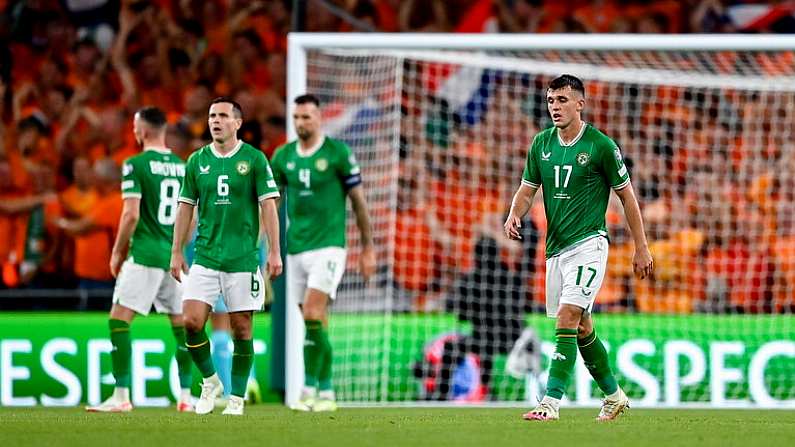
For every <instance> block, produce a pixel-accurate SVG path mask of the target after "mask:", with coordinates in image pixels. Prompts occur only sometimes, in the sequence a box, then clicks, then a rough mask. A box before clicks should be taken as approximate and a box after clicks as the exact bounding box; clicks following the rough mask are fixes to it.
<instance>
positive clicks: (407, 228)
mask: <svg viewBox="0 0 795 447" xmlns="http://www.w3.org/2000/svg"><path fill="white" fill-rule="evenodd" d="M409 172H410V170H403V174H401V175H400V177H399V178H398V208H397V215H396V222H395V254H394V256H395V258H394V275H395V282H396V283H397V284H398V286H400V287H401V288H403V289H406V290H409V291H413V292H419V293H422V292H426V291H428V290H429V289H430V288H431V285H432V283H433V281H434V279H435V278H436V277H437V276H438V273H439V271H438V270H439V265H438V260H439V255H440V254H441V253H440V250H439V245H438V244H437V243H436V242H435V241H434V238H433V235H432V234H431V228H430V226H429V225H428V214H429V213H430V212H431V211H430V210H429V209H428V207H427V205H426V204H425V201H424V199H423V198H422V194H423V189H422V185H421V184H420V183H419V181H418V179H417V176H416V175H415V174H413V173H409Z"/></svg>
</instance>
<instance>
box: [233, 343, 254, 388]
mask: <svg viewBox="0 0 795 447" xmlns="http://www.w3.org/2000/svg"><path fill="white" fill-rule="evenodd" d="M234 343H235V351H234V352H233V353H232V392H231V394H232V395H233V396H238V397H245V396H246V384H247V383H248V376H249V372H250V371H251V365H252V364H253V363H254V342H253V340H251V339H249V340H242V339H235V341H234Z"/></svg>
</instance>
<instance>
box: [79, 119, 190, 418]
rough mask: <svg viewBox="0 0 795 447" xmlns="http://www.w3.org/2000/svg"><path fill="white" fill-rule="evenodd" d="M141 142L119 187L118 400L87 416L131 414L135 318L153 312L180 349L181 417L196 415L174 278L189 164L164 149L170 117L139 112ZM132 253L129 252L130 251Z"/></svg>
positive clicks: (114, 261) (114, 260) (114, 321)
mask: <svg viewBox="0 0 795 447" xmlns="http://www.w3.org/2000/svg"><path fill="white" fill-rule="evenodd" d="M133 132H134V133H135V140H136V141H137V142H138V144H140V145H141V146H142V147H143V152H141V153H140V154H138V155H135V156H133V157H130V158H128V159H127V160H125V162H124V165H123V166H122V175H123V180H122V184H121V191H122V193H121V194H122V198H123V199H124V207H123V208H122V215H121V218H120V222H119V231H118V234H117V235H116V242H115V243H114V244H113V252H112V254H111V259H110V271H111V273H112V274H113V276H114V277H116V287H115V289H114V290H113V306H112V307H111V309H110V320H109V322H108V326H109V327H110V340H111V343H112V344H113V351H111V359H112V364H113V376H114V377H115V378H116V388H115V391H114V392H113V395H112V396H111V397H110V398H108V399H107V400H106V401H105V402H103V403H101V404H100V405H97V406H93V407H87V408H86V409H87V410H88V411H92V412H94V411H96V412H126V411H130V410H132V404H131V403H130V391H129V390H130V352H131V345H130V322H132V320H133V318H134V317H135V314H136V313H138V314H141V315H147V314H148V313H149V311H150V310H151V308H152V305H153V304H154V306H155V310H157V312H160V313H166V314H168V316H169V319H170V320H171V327H172V330H173V332H174V338H175V339H176V341H177V353H176V357H177V366H178V368H179V383H180V387H181V388H182V394H181V396H180V398H179V401H178V403H177V410H178V411H192V410H193V406H192V405H191V403H190V400H191V395H190V385H191V372H190V369H191V361H190V354H188V352H187V349H186V348H185V328H184V324H183V319H182V290H181V287H180V285H179V284H178V283H177V282H176V281H175V280H174V278H172V277H171V275H169V274H168V270H169V253H170V248H171V239H172V233H173V230H174V219H175V218H176V215H177V196H178V195H179V190H180V186H181V184H182V178H183V177H184V176H185V164H184V163H183V162H182V160H180V159H179V157H177V156H176V155H174V154H172V153H171V151H170V150H169V149H168V148H167V147H166V142H165V141H166V115H165V114H164V113H163V112H162V111H161V110H160V109H158V108H156V107H145V108H143V109H141V110H139V111H138V112H137V113H136V114H135V117H134V119H133ZM128 247H129V250H128Z"/></svg>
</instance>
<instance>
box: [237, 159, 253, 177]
mask: <svg viewBox="0 0 795 447" xmlns="http://www.w3.org/2000/svg"><path fill="white" fill-rule="evenodd" d="M249 169H250V167H249V165H248V162H247V161H245V160H243V161H239V162H237V173H238V174H240V175H246V174H248V171H249Z"/></svg>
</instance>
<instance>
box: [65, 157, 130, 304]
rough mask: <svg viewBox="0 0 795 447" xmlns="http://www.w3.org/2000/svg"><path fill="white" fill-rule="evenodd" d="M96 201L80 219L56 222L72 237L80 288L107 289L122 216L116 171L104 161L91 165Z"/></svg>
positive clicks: (111, 281) (111, 162)
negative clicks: (114, 241) (111, 256)
mask: <svg viewBox="0 0 795 447" xmlns="http://www.w3.org/2000/svg"><path fill="white" fill-rule="evenodd" d="M94 174H95V176H96V187H97V194H98V198H97V201H96V204H95V205H94V207H93V209H92V210H91V211H90V212H89V213H88V214H87V215H86V216H84V217H82V218H79V219H66V218H62V219H59V220H58V226H59V227H61V228H62V229H63V230H65V231H66V232H67V233H69V234H72V235H74V236H75V267H74V270H75V275H76V276H77V278H78V280H79V282H80V283H79V287H80V288H82V289H109V288H112V287H113V276H112V275H111V273H110V268H109V266H108V263H109V262H110V252H111V248H112V246H113V240H114V237H115V235H116V230H117V228H118V223H119V215H121V209H122V199H121V195H120V194H119V177H120V172H119V168H118V166H117V165H116V163H115V162H114V161H113V160H110V159H103V160H100V161H98V162H97V163H96V164H95V166H94Z"/></svg>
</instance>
